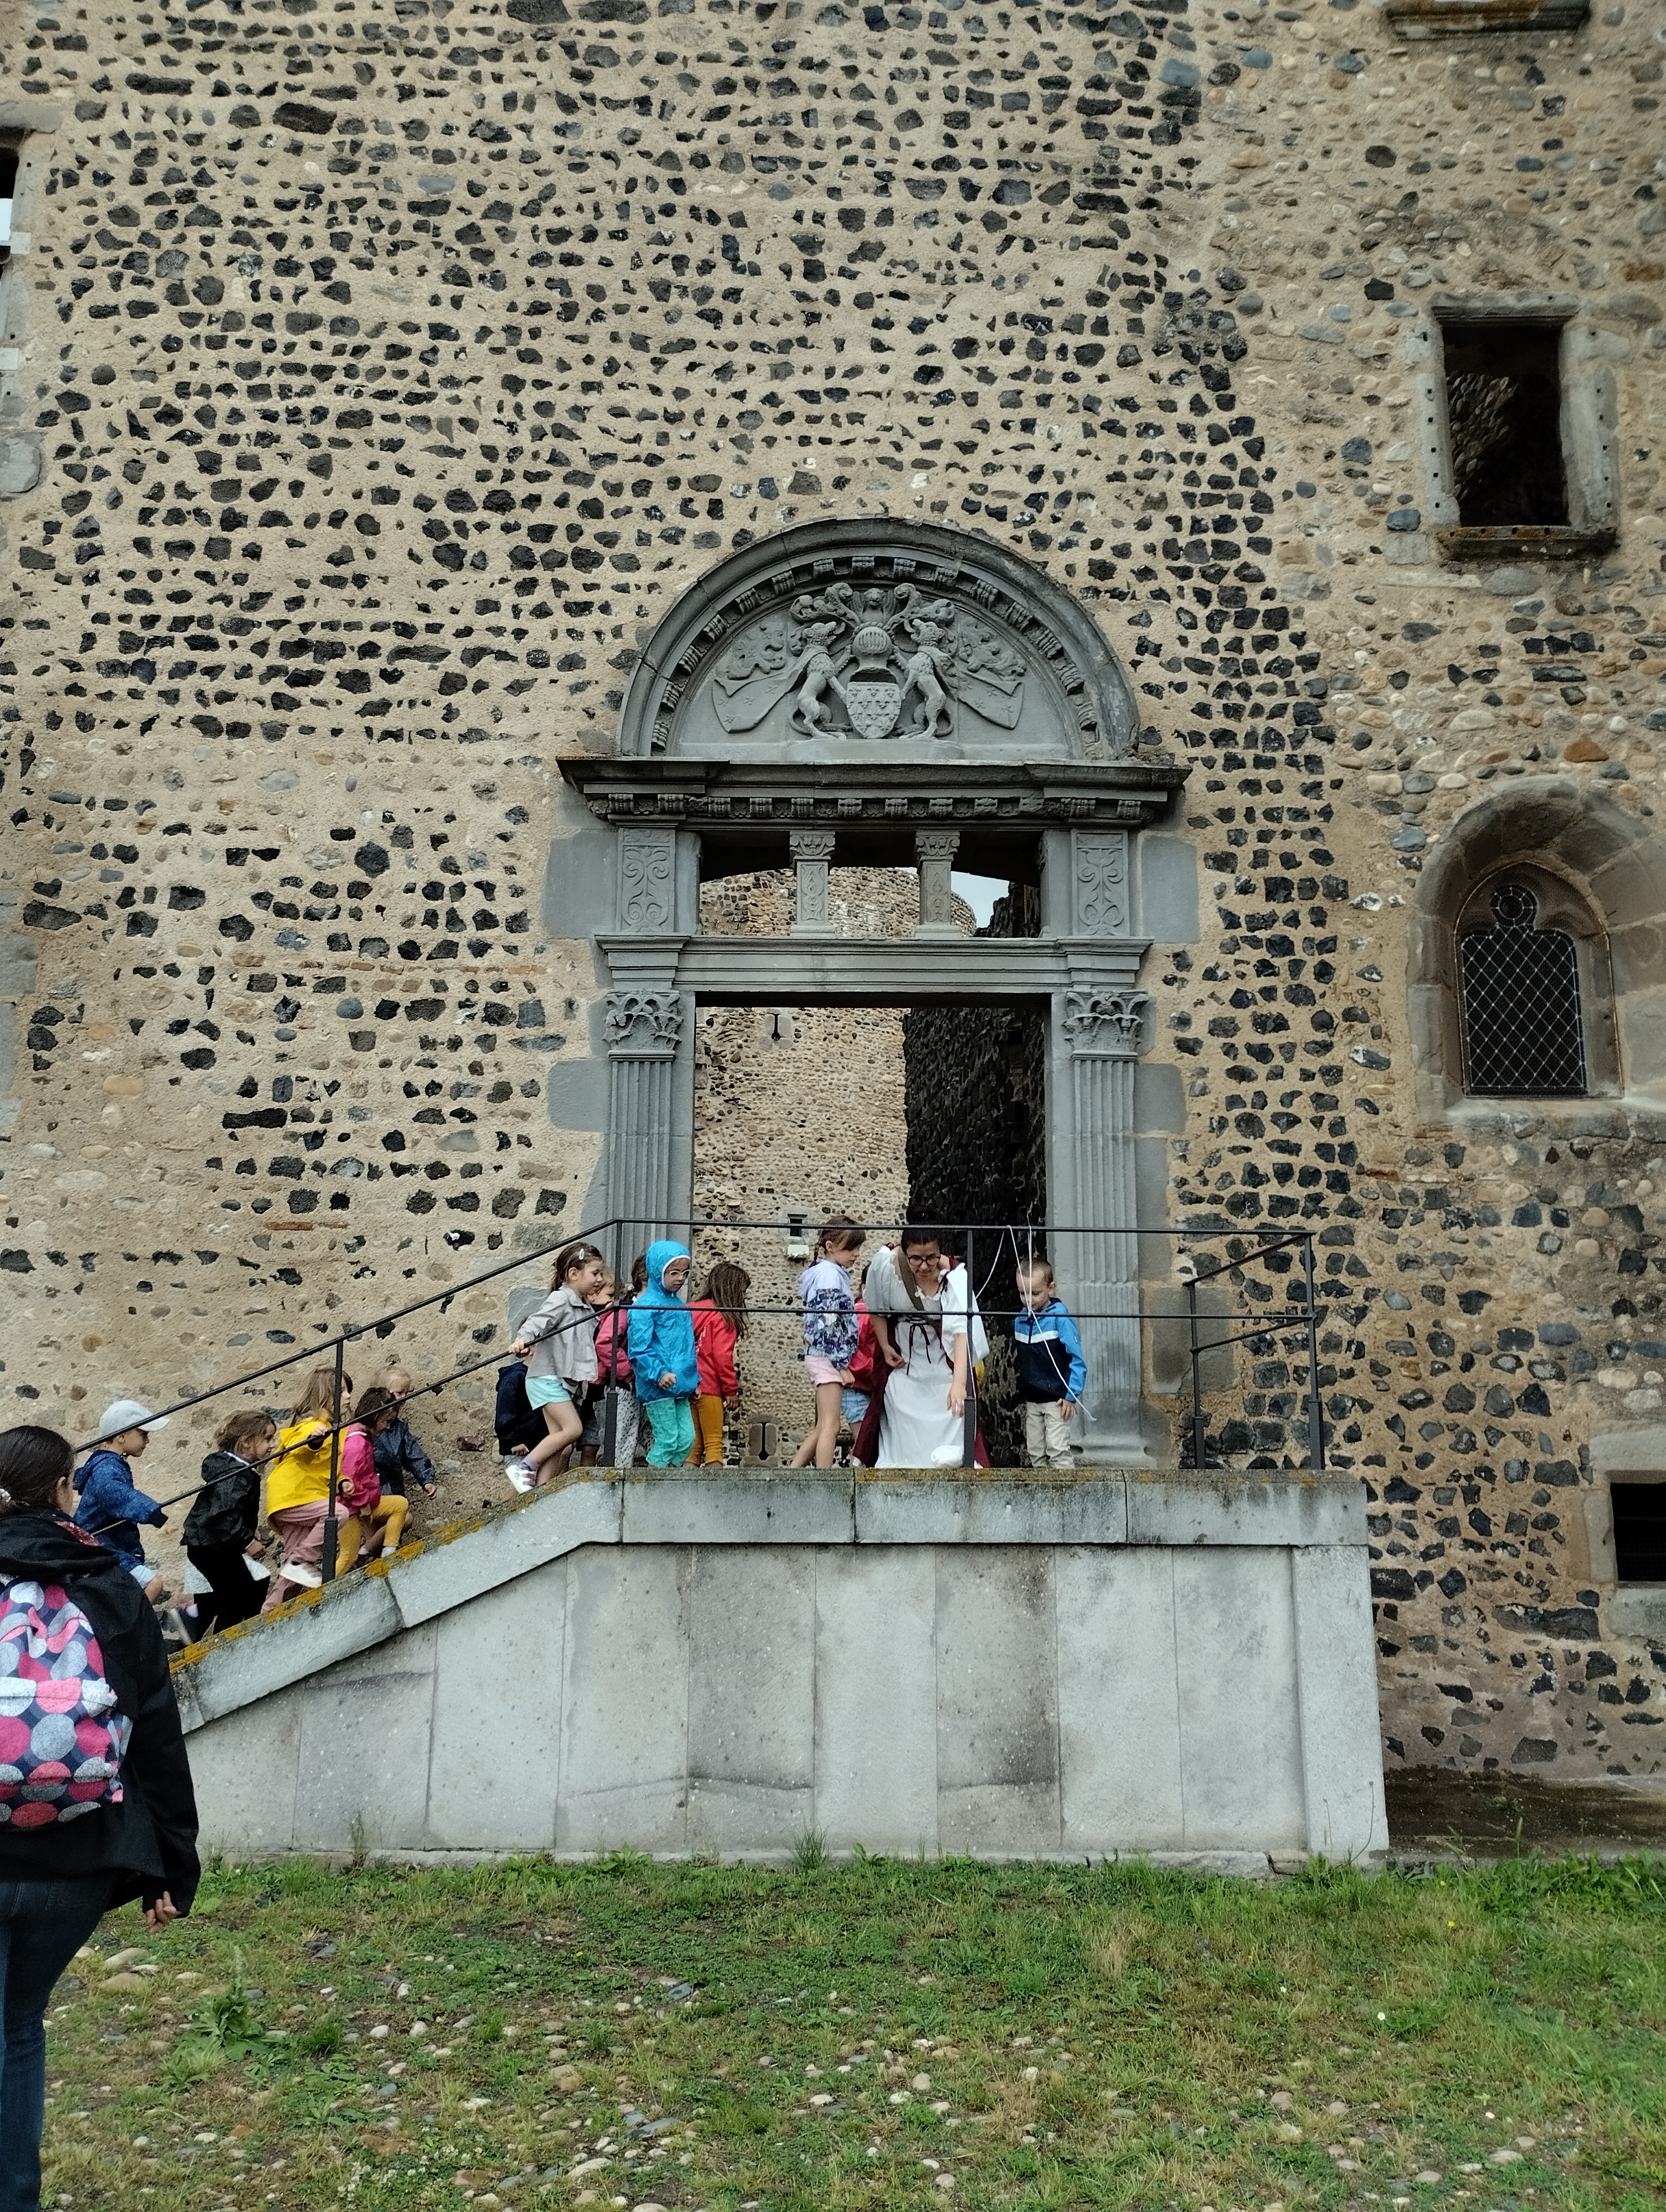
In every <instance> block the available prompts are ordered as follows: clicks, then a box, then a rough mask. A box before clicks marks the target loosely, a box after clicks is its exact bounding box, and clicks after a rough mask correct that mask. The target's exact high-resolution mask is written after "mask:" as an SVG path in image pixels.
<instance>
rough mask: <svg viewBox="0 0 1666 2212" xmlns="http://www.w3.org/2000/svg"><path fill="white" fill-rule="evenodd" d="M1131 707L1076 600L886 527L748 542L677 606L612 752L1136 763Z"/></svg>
mask: <svg viewBox="0 0 1666 2212" xmlns="http://www.w3.org/2000/svg"><path fill="white" fill-rule="evenodd" d="M1135 720H1136V718H1135V714H1134V701H1133V696H1132V693H1131V691H1130V690H1129V687H1128V681H1127V678H1125V677H1124V675H1123V673H1122V668H1121V666H1120V665H1119V664H1118V662H1117V660H1116V656H1115V655H1114V654H1113V653H1112V652H1111V651H1110V647H1109V646H1108V645H1107V644H1106V643H1105V641H1104V638H1103V637H1102V636H1101V635H1100V634H1099V632H1098V630H1097V628H1096V627H1095V626H1094V624H1093V623H1091V621H1090V620H1089V618H1088V617H1087V616H1086V615H1085V613H1084V612H1083V611H1082V610H1081V609H1080V608H1079V607H1078V606H1077V605H1076V604H1075V602H1074V601H1073V600H1072V599H1070V598H1068V596H1067V594H1065V593H1064V592H1061V591H1060V590H1059V588H1058V587H1057V586H1055V585H1054V584H1052V583H1051V582H1050V581H1049V580H1047V579H1046V578H1044V577H1043V575H1041V574H1039V573H1038V572H1037V570H1036V569H1034V568H1031V567H1030V566H1029V564H1028V563H1027V562H1023V561H1020V560H1019V559H1018V558H1017V557H1016V556H1013V555H1012V554H1010V553H1008V552H1007V551H1006V550H1005V549H1004V548H1003V547H1000V546H998V545H995V544H988V543H986V542H985V541H983V540H982V539H981V538H976V537H974V536H971V535H970V534H963V533H960V532H953V531H948V530H943V529H940V528H938V527H935V526H930V527H927V526H922V525H919V524H903V523H897V522H894V521H890V520H877V521H873V522H868V521H861V520H843V521H838V522H832V523H825V524H809V525H806V526H803V527H801V528H799V529H795V530H789V531H786V532H781V534H780V535H779V536H777V537H775V538H767V539H764V540H762V541H761V542H760V543H758V544H756V545H752V546H750V547H748V548H747V549H746V550H745V551H744V552H743V553H741V554H739V555H737V556H735V557H734V558H733V559H732V560H730V561H728V562H725V563H724V564H723V565H722V566H721V568H718V569H716V570H715V571H714V573H713V574H711V575H710V576H708V577H707V578H705V579H703V580H702V582H701V583H700V584H699V585H697V586H695V587H694V589H693V590H691V591H690V592H686V593H685V594H684V597H683V599H680V600H679V601H678V604H677V605H676V606H675V607H674V608H672V611H671V612H670V614H669V615H667V616H666V619H665V620H664V622H662V623H661V624H660V628H659V629H658V630H657V631H656V632H655V634H654V638H653V640H652V641H651V642H650V644H649V646H648V650H647V652H646V653H645V654H644V656H643V659H642V661H641V664H640V665H639V666H638V668H637V669H636V671H635V675H634V677H633V678H632V682H631V686H630V690H629V694H628V695H627V697H626V700H625V704H624V709H623V714H622V715H621V718H620V728H619V744H618V750H619V751H620V752H622V753H625V754H634V755H636V756H639V757H641V756H646V757H656V756H658V757H673V758H675V757H681V758H684V759H691V760H731V761H744V760H746V759H749V758H750V759H768V760H769V761H771V762H774V763H781V764H783V765H787V764H801V765H803V766H806V767H809V766H817V765H828V764H841V765H843V764H850V765H858V764H873V765H876V766H877V765H879V764H881V763H894V764H897V765H902V764H904V763H907V764H911V765H914V766H916V767H926V768H939V767H943V766H946V765H948V764H949V763H957V762H959V763H972V762H983V763H994V762H999V761H1002V760H1006V761H1012V762H1018V761H1023V762H1045V761H1049V760H1055V761H1058V762H1061V763H1064V762H1069V761H1080V762H1091V763H1101V762H1107V761H1110V760H1115V759H1118V758H1126V757H1128V755H1129V754H1130V753H1131V752H1132V751H1133V750H1134V738H1135Z"/></svg>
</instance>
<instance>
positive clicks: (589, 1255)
mask: <svg viewBox="0 0 1666 2212" xmlns="http://www.w3.org/2000/svg"><path fill="white" fill-rule="evenodd" d="M587 1260H599V1261H601V1263H602V1265H603V1267H605V1266H606V1265H607V1255H606V1254H605V1253H604V1252H599V1251H598V1249H596V1247H595V1246H594V1245H593V1244H584V1243H579V1244H563V1245H562V1248H561V1249H560V1251H559V1252H557V1253H556V1267H555V1280H556V1288H557V1289H559V1288H560V1287H561V1285H562V1284H563V1283H564V1282H565V1281H566V1280H567V1278H568V1277H569V1275H570V1274H571V1273H572V1272H573V1270H574V1268H575V1267H583V1266H584V1264H585V1262H586V1261H587Z"/></svg>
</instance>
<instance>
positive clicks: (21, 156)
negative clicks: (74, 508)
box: [0, 100, 63, 499]
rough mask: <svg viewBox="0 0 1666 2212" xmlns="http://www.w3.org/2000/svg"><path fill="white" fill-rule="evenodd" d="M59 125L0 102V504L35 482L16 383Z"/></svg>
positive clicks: (34, 453) (43, 114)
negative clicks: (2, 172)
mask: <svg viewBox="0 0 1666 2212" xmlns="http://www.w3.org/2000/svg"><path fill="white" fill-rule="evenodd" d="M62 120H63V118H62V115H61V112H60V111H59V110H58V108H56V107H53V106H49V105H47V104H46V102H45V101H41V100H0V136H3V137H4V138H5V139H6V140H7V141H8V142H9V143H10V144H12V145H14V146H15V148H16V149H17V182H16V185H15V188H14V191H13V196H12V230H11V240H10V250H9V254H8V256H7V258H6V259H5V262H4V264H3V265H0V499H17V498H21V496H22V495H24V494H25V493H27V492H31V491H33V490H34V489H35V488H36V486H37V485H38V484H39V483H40V477H41V447H40V432H39V431H38V430H36V429H33V428H29V427H27V424H26V421H25V416H26V414H27V404H26V402H25V399H24V397H23V393H22V390H21V374H22V357H23V354H24V351H25V349H26V346H27V337H28V326H29V321H30V318H31V315H32V313H33V310H34V305H35V302H34V300H33V287H32V286H31V284H30V283H29V270H30V268H31V266H32V264H33V259H34V240H33V231H34V220H35V216H36V214H37V212H38V211H39V210H40V208H41V206H42V204H43V202H44V194H43V193H42V191H41V190H40V187H41V185H43V184H44V182H45V179H46V167H47V149H46V139H47V136H48V134H49V133H50V132H52V131H56V130H57V128H58V125H59V123H60V122H61V121H62Z"/></svg>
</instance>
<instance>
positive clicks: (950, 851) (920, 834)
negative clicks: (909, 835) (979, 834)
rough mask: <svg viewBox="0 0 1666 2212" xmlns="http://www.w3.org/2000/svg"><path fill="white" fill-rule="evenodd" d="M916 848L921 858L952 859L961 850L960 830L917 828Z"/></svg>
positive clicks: (916, 853) (917, 854)
mask: <svg viewBox="0 0 1666 2212" xmlns="http://www.w3.org/2000/svg"><path fill="white" fill-rule="evenodd" d="M914 849H915V855H916V856H917V857H918V858H919V859H920V860H953V858H954V856H955V854H957V853H958V851H959V850H960V832H959V830H958V829H916V830H915V833H914Z"/></svg>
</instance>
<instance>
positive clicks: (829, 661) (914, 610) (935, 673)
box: [712, 582, 1027, 738]
mask: <svg viewBox="0 0 1666 2212" xmlns="http://www.w3.org/2000/svg"><path fill="white" fill-rule="evenodd" d="M1026 665H1027V663H1026V661H1025V656H1024V654H1023V653H1020V652H1018V651H1016V650H1015V649H1014V648H1013V647H1012V646H1011V645H1009V644H1008V643H1006V641H1005V640H1003V639H1002V638H1000V637H999V636H998V635H996V634H995V632H994V630H993V629H991V628H990V627H989V625H988V622H980V621H978V620H977V618H976V616H975V615H974V614H972V613H971V612H970V611H969V610H968V609H967V608H966V607H964V606H962V605H957V604H956V603H955V601H954V600H952V599H945V598H933V597H931V596H930V595H929V594H928V593H927V592H923V591H922V590H921V587H920V586H919V585H917V584H915V583H911V582H910V583H903V584H899V585H896V586H892V587H891V588H890V589H885V588H884V587H882V586H879V585H870V586H868V588H867V589H866V591H859V590H857V589H856V588H855V587H854V586H852V585H850V584H848V583H836V584H831V585H830V586H828V587H827V588H826V590H824V591H822V592H806V593H804V594H803V595H802V596H801V597H800V598H799V599H794V600H793V605H792V607H791V609H790V610H789V611H788V612H787V614H786V615H770V616H767V617H765V618H764V620H763V622H761V623H756V624H754V625H753V627H752V628H751V629H750V630H749V631H747V633H746V634H745V636H743V637H742V638H740V639H739V640H738V641H737V642H736V643H735V644H734V645H733V646H732V647H730V649H729V651H728V652H727V653H726V654H725V655H724V657H723V659H721V661H720V662H719V663H718V665H717V670H716V673H715V675H714V678H713V682H712V704H713V707H714V711H715V713H716V715H717V719H718V720H719V721H720V722H721V724H722V726H723V727H724V729H725V730H727V732H729V733H730V734H731V735H732V736H733V735H735V734H737V733H739V732H745V731H748V730H751V729H754V728H756V727H757V725H758V724H759V723H760V722H762V721H763V720H765V718H766V717H767V716H769V714H771V713H772V712H773V710H774V709H775V708H776V707H777V706H778V705H779V704H780V703H781V702H782V701H783V700H790V702H791V708H790V712H789V714H788V716H787V722H788V726H789V727H790V728H791V729H792V730H793V731H794V732H797V733H798V734H799V735H800V736H804V737H816V736H823V735H825V736H831V735H832V734H833V733H834V732H836V731H838V730H839V729H840V728H841V727H843V728H844V729H845V730H846V731H847V732H854V735H856V736H857V737H860V738H891V737H907V738H939V737H948V736H950V735H951V734H952V733H953V732H954V731H955V729H956V726H957V714H961V715H963V716H970V717H971V718H973V719H974V720H979V721H983V722H987V723H988V724H989V725H990V726H991V727H993V728H995V729H1000V730H1012V729H1016V728H1017V726H1018V720H1019V717H1020V715H1021V714H1022V713H1023V709H1024V678H1025V669H1026Z"/></svg>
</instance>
